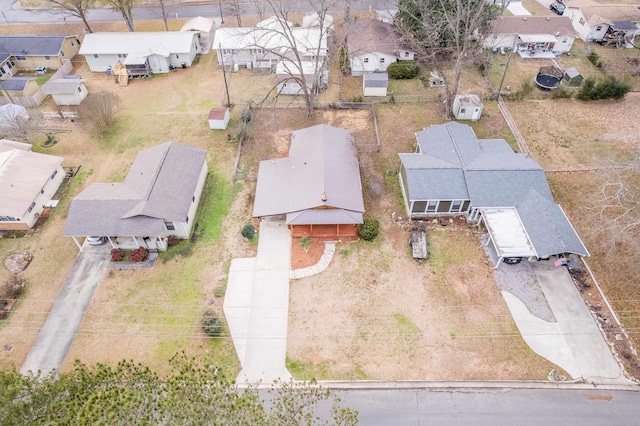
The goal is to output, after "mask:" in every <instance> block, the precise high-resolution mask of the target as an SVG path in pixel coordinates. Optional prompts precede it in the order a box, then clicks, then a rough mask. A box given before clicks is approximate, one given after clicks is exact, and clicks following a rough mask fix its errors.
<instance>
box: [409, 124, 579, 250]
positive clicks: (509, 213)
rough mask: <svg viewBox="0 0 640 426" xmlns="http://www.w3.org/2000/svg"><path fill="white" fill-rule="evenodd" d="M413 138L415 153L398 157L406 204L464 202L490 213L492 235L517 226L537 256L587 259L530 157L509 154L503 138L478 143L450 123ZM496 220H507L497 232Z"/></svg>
mask: <svg viewBox="0 0 640 426" xmlns="http://www.w3.org/2000/svg"><path fill="white" fill-rule="evenodd" d="M416 137H417V139H418V145H419V148H420V151H421V152H420V153H418V154H399V156H400V161H401V162H402V165H403V169H404V173H405V177H406V180H407V181H406V182H405V185H406V187H407V191H408V194H406V196H407V198H408V200H414V201H415V200H470V201H471V205H472V206H473V207H474V208H478V209H481V210H482V211H486V212H490V214H491V215H492V218H491V219H490V220H493V221H494V222H493V223H492V224H491V226H492V228H493V231H492V232H494V233H496V235H498V234H499V235H498V236H503V237H504V236H505V235H506V236H507V237H508V235H509V232H511V231H509V229H516V228H517V227H518V226H520V223H521V224H522V227H523V232H524V233H525V234H526V235H527V236H528V237H527V238H528V241H529V242H530V243H531V245H532V246H533V247H534V249H535V253H536V254H537V255H538V256H539V257H544V256H547V255H549V254H558V253H564V252H570V253H577V254H580V255H585V256H588V255H589V253H588V251H587V249H586V248H585V247H584V245H583V244H582V242H581V241H580V237H578V234H577V233H576V232H575V230H574V229H573V227H572V226H571V223H570V222H569V220H568V219H567V217H566V216H565V214H564V212H563V211H562V209H561V208H560V206H559V205H557V204H556V203H555V202H554V201H553V196H552V194H551V189H550V188H549V184H548V182H547V178H546V176H545V174H544V170H543V169H542V168H541V167H540V166H539V165H538V164H537V163H536V162H535V161H533V159H531V158H529V157H527V156H526V155H524V154H521V153H516V152H514V151H513V150H512V149H511V147H509V144H507V142H506V141H505V140H503V139H484V140H479V139H477V138H476V136H475V134H474V133H473V130H472V129H471V127H470V126H467V125H464V124H460V123H456V122H449V123H446V124H439V125H434V126H431V127H427V128H425V129H424V130H422V131H421V132H417V133H416ZM488 214H489V213H488ZM496 218H497V219H496ZM500 218H503V219H504V220H506V221H507V222H505V224H504V227H505V228H506V229H498V228H499V227H500V226H501V225H500V222H499V221H500V220H502V219H500ZM495 220H497V222H495ZM516 225H517V226H516ZM496 226H497V227H496ZM514 232H515V231H514ZM520 240H521V239H520ZM520 240H518V241H520ZM505 241H506V244H512V243H514V241H515V240H514V239H513V238H505ZM518 241H515V243H517V244H518V246H519V247H520V249H521V250H524V249H523V248H522V247H524V246H523V245H522V241H520V242H518ZM499 243H500V242H498V241H497V242H496V244H499ZM527 244H529V243H528V242H527ZM503 248H504V247H503ZM507 248H508V247H507ZM525 248H526V247H525ZM521 255H524V254H521Z"/></svg>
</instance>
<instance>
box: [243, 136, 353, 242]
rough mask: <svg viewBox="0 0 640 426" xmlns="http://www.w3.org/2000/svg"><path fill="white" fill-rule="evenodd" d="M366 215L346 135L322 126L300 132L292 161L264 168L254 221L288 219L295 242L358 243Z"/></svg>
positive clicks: (282, 160) (262, 164)
mask: <svg viewBox="0 0 640 426" xmlns="http://www.w3.org/2000/svg"><path fill="white" fill-rule="evenodd" d="M363 213H364V201H363V198H362V184H361V182H360V168H359V165H358V156H357V155H356V148H355V146H354V144H353V135H352V134H351V132H349V131H347V130H344V129H340V128H337V127H332V126H327V125H324V124H320V125H317V126H312V127H307V128H306V129H301V130H297V131H295V132H293V133H292V134H291V146H290V148H289V156H288V157H285V158H278V159H273V160H264V161H261V162H260V169H259V171H258V183H257V187H256V196H255V203H254V207H253V216H254V217H265V216H284V217H285V218H286V224H287V225H288V226H289V229H291V236H292V237H302V236H311V237H321V238H332V239H333V238H348V237H357V236H358V226H359V225H360V224H361V223H362V215H363Z"/></svg>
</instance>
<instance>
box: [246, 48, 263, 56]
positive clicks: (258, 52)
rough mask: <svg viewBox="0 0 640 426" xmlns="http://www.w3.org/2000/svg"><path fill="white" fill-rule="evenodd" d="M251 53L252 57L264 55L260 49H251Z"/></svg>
mask: <svg viewBox="0 0 640 426" xmlns="http://www.w3.org/2000/svg"><path fill="white" fill-rule="evenodd" d="M249 52H251V54H252V55H259V54H261V53H262V49H260V48H256V49H249Z"/></svg>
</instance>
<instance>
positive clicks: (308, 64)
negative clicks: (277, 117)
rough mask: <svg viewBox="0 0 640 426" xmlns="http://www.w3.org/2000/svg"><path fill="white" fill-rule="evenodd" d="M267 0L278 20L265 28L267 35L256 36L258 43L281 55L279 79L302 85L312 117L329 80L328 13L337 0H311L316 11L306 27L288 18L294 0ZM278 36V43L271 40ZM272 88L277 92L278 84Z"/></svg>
mask: <svg viewBox="0 0 640 426" xmlns="http://www.w3.org/2000/svg"><path fill="white" fill-rule="evenodd" d="M264 1H265V2H266V4H267V5H268V6H269V8H270V11H271V12H272V13H273V14H274V16H275V20H274V22H273V24H272V25H270V26H269V27H268V28H267V29H266V34H265V36H263V37H261V40H257V45H260V46H264V47H263V50H264V51H265V52H266V53H268V54H269V55H271V56H274V57H276V58H278V60H279V62H280V63H281V66H280V67H279V70H280V72H281V75H283V76H284V80H281V82H280V83H282V84H294V85H295V87H296V88H298V87H299V90H298V95H299V96H302V98H303V99H304V102H305V107H306V111H307V116H309V117H311V116H313V114H314V105H315V100H316V96H317V94H318V92H319V91H320V90H322V89H323V88H324V87H323V86H325V85H326V83H327V81H326V80H327V76H328V71H327V68H328V57H329V52H328V45H327V40H328V37H329V33H330V32H331V31H332V27H333V21H332V19H333V18H331V17H330V16H329V15H328V11H329V8H331V7H334V6H335V5H336V1H334V0H309V4H310V6H311V7H312V10H314V14H313V15H312V19H311V22H310V23H309V25H310V26H308V27H305V28H299V27H296V25H295V24H293V23H292V22H290V21H289V20H288V19H287V18H288V16H289V10H290V7H291V6H292V5H293V3H291V2H288V1H286V0H264ZM275 39H278V40H280V41H279V43H277V45H273V44H272V43H271V41H272V40H275ZM267 46H268V47H267ZM272 91H276V92H277V87H274V89H272ZM276 96H277V93H276Z"/></svg>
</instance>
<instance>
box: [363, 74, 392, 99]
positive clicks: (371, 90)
mask: <svg viewBox="0 0 640 426" xmlns="http://www.w3.org/2000/svg"><path fill="white" fill-rule="evenodd" d="M388 87H389V74H387V73H386V72H365V73H364V77H363V78H362V91H363V92H364V95H365V96H387V88H388Z"/></svg>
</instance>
